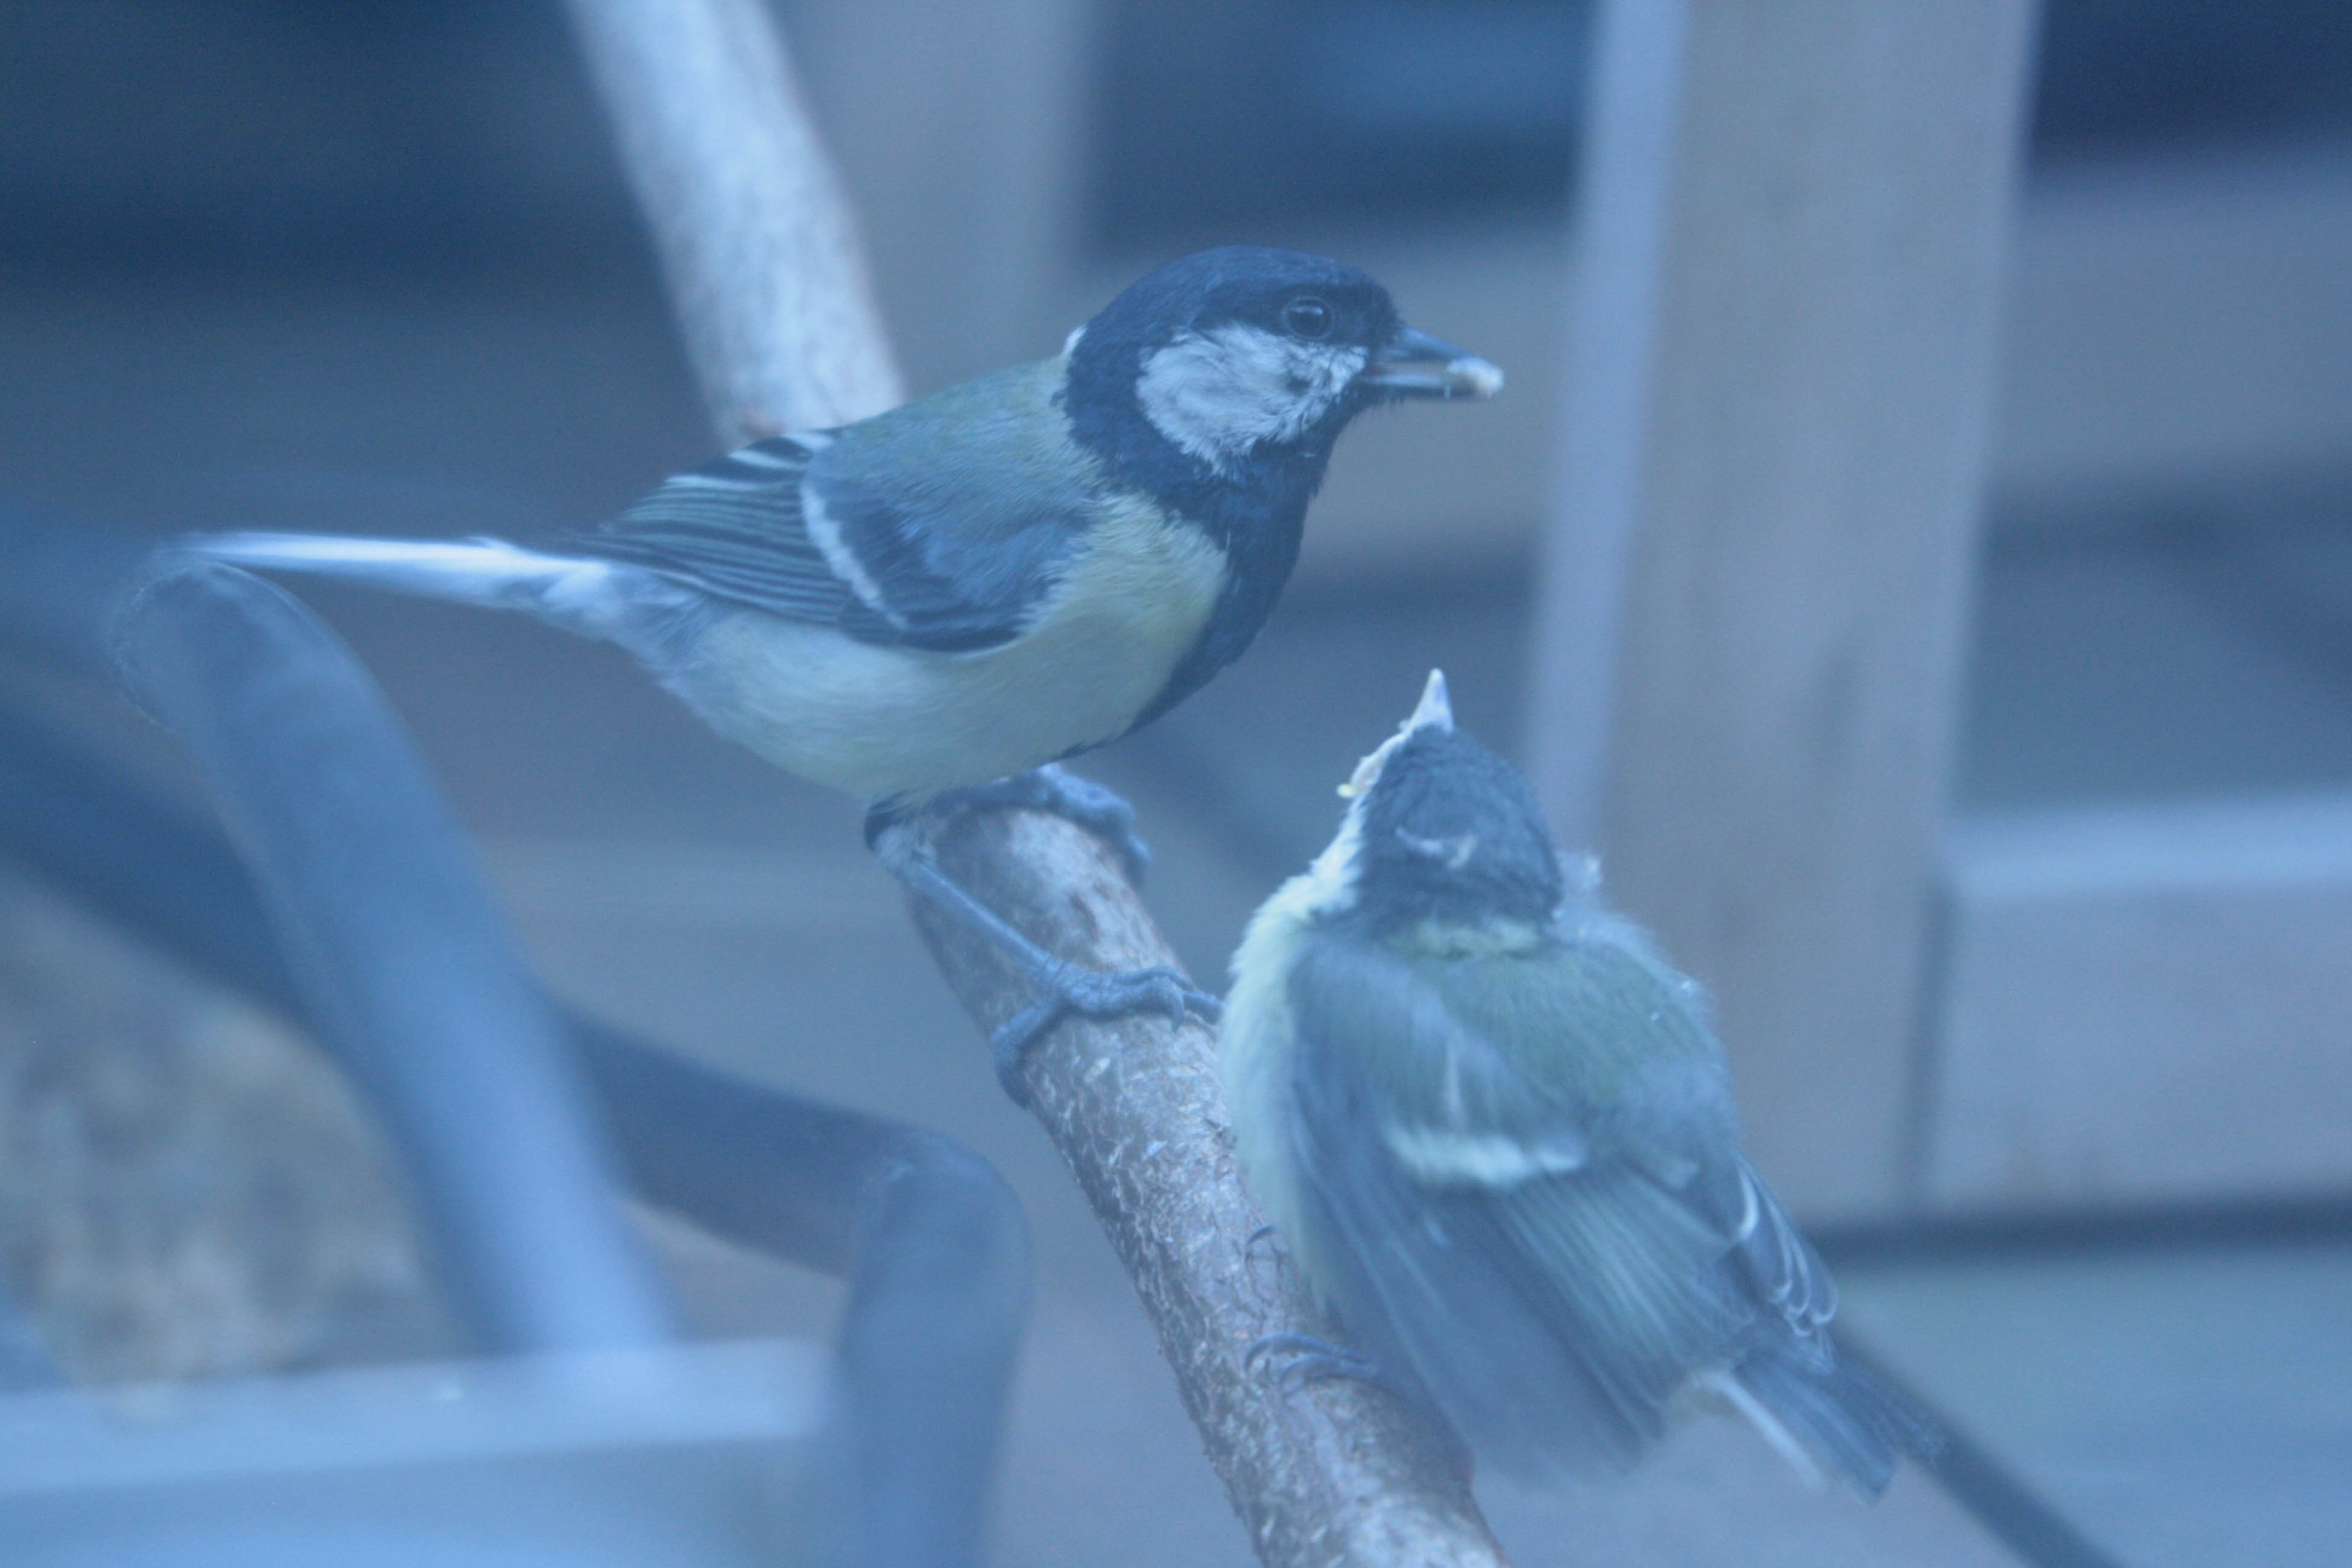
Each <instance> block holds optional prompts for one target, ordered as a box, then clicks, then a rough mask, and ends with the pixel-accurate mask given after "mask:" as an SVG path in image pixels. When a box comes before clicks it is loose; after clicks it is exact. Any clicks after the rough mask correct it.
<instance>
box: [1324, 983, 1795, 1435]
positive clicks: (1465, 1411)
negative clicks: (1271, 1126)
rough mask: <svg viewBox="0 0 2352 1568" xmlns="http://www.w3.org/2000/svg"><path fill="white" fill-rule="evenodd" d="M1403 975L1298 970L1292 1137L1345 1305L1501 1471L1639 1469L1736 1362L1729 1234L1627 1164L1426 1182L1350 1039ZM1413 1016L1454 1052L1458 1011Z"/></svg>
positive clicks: (1474, 1049)
mask: <svg viewBox="0 0 2352 1568" xmlns="http://www.w3.org/2000/svg"><path fill="white" fill-rule="evenodd" d="M1401 971H1402V965H1397V964H1394V963H1390V962H1389V961H1387V960H1386V959H1385V957H1384V955H1382V954H1381V952H1379V951H1378V950H1377V949H1375V948H1372V947H1371V946H1370V945H1369V944H1363V943H1358V942H1349V941H1346V940H1343V939H1337V938H1330V937H1318V938H1312V939H1310V946H1309V948H1308V951H1307V952H1306V953H1305V954H1304V955H1303V956H1302V959H1301V961H1300V963H1298V965H1297V968H1296V969H1295V970H1294V972H1293V977H1292V985H1291V992H1292V1003H1293V1016H1294V1020H1295V1028H1296V1030H1297V1050H1298V1058H1297V1071H1296V1074H1295V1077H1294V1079H1293V1083H1292V1120H1293V1125H1292V1130H1291V1131H1292V1138H1293V1141H1294V1145H1295V1147H1296V1150H1297V1159H1298V1166H1299V1170H1300V1172H1301V1174H1302V1184H1303V1186H1304V1188H1305V1200H1306V1202H1307V1204H1308V1205H1310V1207H1311V1208H1312V1210H1313V1211H1314V1215H1315V1218H1316V1219H1317V1220H1318V1221H1319V1222H1321V1224H1322V1225H1323V1226H1326V1227H1328V1234H1329V1235H1331V1236H1333V1237H1336V1238H1337V1239H1338V1240H1339V1242H1340V1244H1341V1245H1340V1246H1339V1247H1334V1248H1332V1249H1331V1251H1332V1253H1333V1254H1334V1257H1333V1261H1332V1271H1333V1272H1334V1274H1335V1275H1336V1276H1337V1278H1336V1279H1335V1280H1334V1282H1333V1283H1334V1289H1333V1291H1332V1294H1333V1297H1334V1302H1333V1304H1334V1305H1335V1306H1336V1307H1337V1308H1338V1310H1339V1314H1340V1316H1341V1318H1342V1320H1343V1322H1344V1324H1345V1326H1346V1327H1347V1329H1348V1330H1349V1332H1350V1333H1351V1334H1354V1335H1356V1336H1358V1337H1359V1338H1360V1339H1362V1340H1363V1341H1364V1342H1365V1343H1366V1348H1367V1349H1368V1350H1370V1352H1371V1353H1372V1354H1373V1355H1374V1357H1375V1358H1376V1359H1377V1360H1379V1361H1380V1362H1381V1363H1382V1364H1383V1365H1384V1366H1385V1367H1388V1368H1391V1369H1393V1370H1394V1371H1395V1372H1396V1373H1398V1375H1399V1377H1400V1379H1401V1381H1403V1382H1405V1383H1406V1384H1408V1385H1409V1386H1410V1387H1411V1388H1412V1389H1413V1390H1415V1391H1417V1392H1418V1393H1419V1394H1420V1395H1421V1396H1422V1397H1423V1399H1424V1400H1425V1402H1427V1403H1428V1404H1430V1405H1433V1406H1434V1407H1435V1408H1436V1409H1437V1410H1439V1411H1440V1412H1441V1413H1442V1414H1443V1415H1444V1416H1445V1418H1446V1419H1447V1420H1448V1421H1449V1422H1451V1424H1452V1425H1453V1426H1454V1428H1455V1429H1456V1430H1457V1431H1459V1432H1460V1433H1461V1434H1462V1436H1464V1437H1465V1438H1466V1439H1467V1440H1468V1441H1469V1443H1470V1444H1471V1446H1472V1447H1474V1448H1475V1450H1476V1451H1477V1452H1478V1453H1479V1454H1480V1455H1481V1457H1482V1458H1483V1459H1484V1460H1485V1461H1486V1463H1488V1464H1490V1465H1493V1466H1495V1467H1496V1468H1501V1469H1503V1470H1505V1471H1506V1472H1507V1473H1510V1474H1513V1475H1517V1476H1521V1477H1524V1478H1527V1479H1548V1478H1549V1477H1551V1476H1552V1475H1554V1474H1557V1473H1569V1474H1574V1473H1580V1472H1585V1471H1590V1470H1593V1469H1597V1468H1601V1469H1616V1468H1624V1467H1626V1466H1628V1465H1630V1464H1631V1463H1632V1462H1633V1460H1634V1459H1636V1458H1639V1457H1640V1455H1641V1454H1642V1452H1643V1450H1644V1449H1645V1448H1647V1447H1649V1446H1650V1445H1651V1444H1652V1443H1653V1442H1654V1441H1655V1440H1656V1439H1657V1437H1658V1436H1660V1435H1661V1433H1662V1432H1663V1431H1664V1426H1665V1420H1666V1411H1667V1409H1668V1406H1669V1405H1670V1403H1671V1402H1672V1400H1673V1399H1674V1397H1675V1394H1677V1392H1678V1391H1679V1390H1680V1389H1681V1387H1682V1385H1683V1384H1685V1382H1686V1381H1687V1380H1688V1378H1689V1375H1690V1373H1691V1372H1692V1371H1693V1369H1694V1368H1696V1367H1697V1366H1701V1365H1704V1364H1706V1363H1710V1362H1713V1363H1728V1362H1729V1361H1730V1360H1731V1359H1732V1358H1733V1356H1734V1354H1735V1352H1736V1349H1737V1346H1738V1341H1739V1336H1740V1334H1741V1332H1742V1331H1743V1328H1744V1326H1745V1323H1746V1321H1747V1319H1748V1317H1749V1316H1750V1315H1751V1314H1750V1312H1749V1310H1747V1309H1745V1308H1743V1306H1742V1304H1741V1303H1740V1301H1739V1300H1738V1299H1737V1297H1736V1296H1735V1294H1734V1293H1733V1291H1732V1290H1731V1289H1729V1288H1728V1287H1729V1281H1728V1279H1727V1277H1726V1276H1725V1275H1724V1273H1723V1271H1722V1269H1721V1268H1720V1261H1721V1259H1722V1257H1723V1255H1724V1253H1725V1251H1726V1250H1727V1247H1728V1246H1729V1238H1728V1237H1727V1236H1726V1235H1725V1234H1724V1232H1723V1231H1722V1229H1721V1228H1720V1227H1718V1226H1716V1225H1714V1224H1712V1223H1711V1222H1710V1221H1708V1220H1707V1219H1706V1217H1704V1216H1702V1215H1700V1214H1698V1213H1697V1212H1696V1210H1695V1209H1694V1208H1693V1207H1692V1205H1690V1204H1689V1203H1688V1202H1687V1201H1686V1200H1685V1197H1684V1196H1683V1194H1680V1193H1678V1192H1676V1191H1675V1190H1674V1189H1673V1188H1672V1187H1670V1186H1668V1185H1666V1184H1664V1183H1662V1182H1660V1181H1659V1180H1658V1179H1656V1178H1655V1177H1654V1176H1653V1175H1651V1174H1650V1173H1647V1172H1645V1171H1644V1170H1643V1168H1642V1167H1641V1166H1640V1165H1639V1164H1638V1163H1634V1162H1632V1161H1628V1160H1623V1159H1616V1158H1600V1159H1596V1160H1594V1161H1593V1162H1592V1163H1589V1164H1587V1165H1585V1166H1584V1167H1583V1168H1581V1169H1578V1170H1575V1171H1572V1172H1568V1173H1557V1174H1550V1175H1546V1176H1542V1177H1540V1178H1537V1179H1532V1180H1527V1181H1522V1182H1519V1183H1517V1184H1509V1185H1496V1186H1485V1187H1482V1186H1477V1185H1472V1184H1444V1185H1437V1186H1433V1185H1429V1184H1423V1183H1421V1182H1417V1181H1416V1180H1415V1179H1414V1177H1413V1175H1412V1173H1411V1172H1409V1171H1408V1170H1407V1169H1405V1167H1404V1166H1403V1165H1402V1163H1400V1161H1399V1160H1398V1159H1397V1158H1396V1157H1395V1156H1394V1154H1393V1153H1392V1152H1391V1148H1390V1147H1389V1146H1388V1144H1387V1143H1386V1142H1384V1141H1383V1139H1382V1137H1381V1131H1380V1130H1381V1128H1383V1127H1384V1126H1387V1125H1391V1124H1393V1123H1394V1122H1395V1121H1397V1120H1398V1110H1397V1108H1396V1107H1395V1105H1394V1104H1393V1103H1392V1100H1391V1094H1390V1092H1389V1089H1388V1087H1387V1086H1385V1085H1384V1084H1383V1083H1382V1082H1381V1081H1380V1078H1379V1075H1378V1074H1377V1073H1375V1072H1372V1071H1368V1070H1367V1069H1366V1067H1365V1063H1366V1061H1367V1053H1366V1052H1365V1050H1364V1049H1363V1048H1362V1047H1363V1046H1364V1044H1365V1042H1364V1041H1363V1040H1361V1039H1360V1038H1350V1036H1351V1035H1356V1034H1359V1033H1360V1031H1361V1030H1362V1029H1363V1028H1366V1027H1377V1026H1379V1024H1378V1023H1377V1022H1376V1021H1375V1020H1374V1019H1372V1018H1371V1017H1370V1016H1368V1014H1367V1012H1366V1011H1365V1009H1363V1008H1362V1007H1360V1006H1359V1005H1357V1003H1358V1002H1359V1000H1360V999H1361V998H1363V997H1365V996H1367V995H1381V994H1385V995H1390V996H1393V995H1394V994H1395V990H1396V987H1397V986H1398V985H1399V984H1401V983H1402V980H1401ZM1424 1000H1425V998H1424ZM1410 1013H1411V1016H1412V1018H1413V1020H1414V1023H1413V1026H1414V1027H1416V1028H1417V1029H1418V1030H1420V1031H1422V1032H1423V1034H1424V1037H1425V1039H1426V1044H1427V1046H1428V1047H1431V1048H1438V1049H1444V1048H1446V1047H1444V1045H1443V1044H1441V1043H1440V1042H1438V1041H1436V1040H1435V1039H1434V1038H1433V1037H1431V1035H1430V1032H1431V1031H1433V1030H1435V1029H1438V1028H1441V1027H1443V1025H1442V1023H1440V1022H1439V1016H1438V1015H1436V1014H1434V1013H1433V1010H1432V1009H1431V1008H1430V1007H1428V1006H1426V1005H1423V1006H1415V1007H1412V1008H1411V1009H1410ZM1343 1020H1344V1022H1340V1021H1343ZM1335 1023H1339V1027H1336V1028H1335V1027H1334V1024H1335ZM1455 1044H1456V1045H1457V1046H1459V1047H1460V1048H1461V1049H1462V1051H1463V1054H1464V1055H1465V1058H1474V1059H1475V1058H1482V1057H1483V1058H1490V1059H1488V1060H1486V1061H1485V1062H1484V1063H1482V1064H1480V1065H1479V1066H1475V1067H1469V1068H1465V1078H1471V1077H1475V1075H1476V1074H1477V1073H1478V1072H1479V1071H1480V1070H1485V1071H1493V1070H1496V1068H1495V1064H1494V1063H1493V1061H1492V1060H1491V1058H1492V1057H1493V1055H1494V1053H1492V1052H1491V1051H1486V1050H1483V1049H1482V1048H1481V1047H1479V1046H1478V1044H1477V1042H1475V1040H1472V1039H1469V1038H1467V1037H1465V1038H1463V1039H1460V1040H1458V1041H1457V1042H1455Z"/></svg>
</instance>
